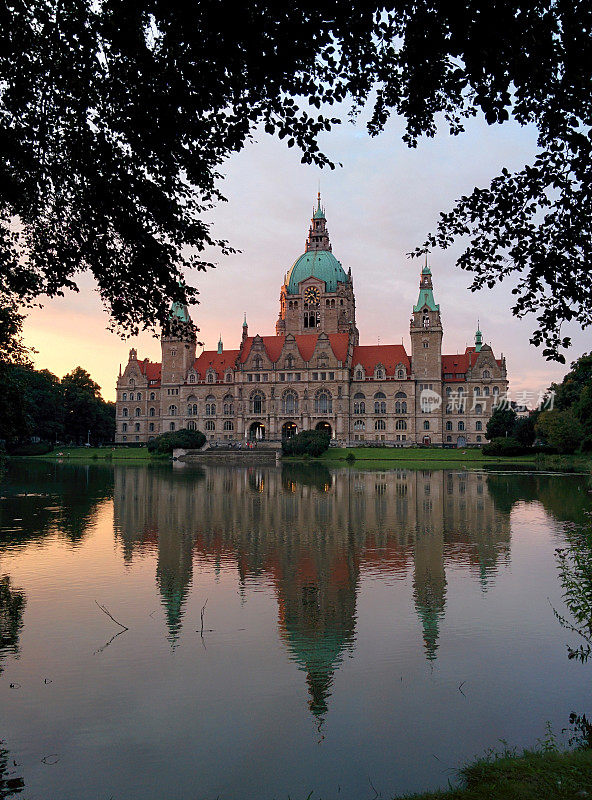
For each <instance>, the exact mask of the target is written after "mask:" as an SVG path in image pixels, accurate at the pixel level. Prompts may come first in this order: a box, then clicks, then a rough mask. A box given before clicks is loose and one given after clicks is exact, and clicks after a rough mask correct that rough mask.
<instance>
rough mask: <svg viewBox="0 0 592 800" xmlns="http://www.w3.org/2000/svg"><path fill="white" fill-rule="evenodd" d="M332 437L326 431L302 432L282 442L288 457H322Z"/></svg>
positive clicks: (283, 450)
mask: <svg viewBox="0 0 592 800" xmlns="http://www.w3.org/2000/svg"><path fill="white" fill-rule="evenodd" d="M330 441H331V437H330V436H329V434H328V433H327V432H326V431H301V432H300V433H297V434H296V436H292V437H291V438H290V439H284V440H283V441H282V452H283V454H284V455H286V456H303V455H309V456H315V457H316V456H321V455H322V454H323V453H324V452H325V451H326V450H327V449H328V448H329V442H330Z"/></svg>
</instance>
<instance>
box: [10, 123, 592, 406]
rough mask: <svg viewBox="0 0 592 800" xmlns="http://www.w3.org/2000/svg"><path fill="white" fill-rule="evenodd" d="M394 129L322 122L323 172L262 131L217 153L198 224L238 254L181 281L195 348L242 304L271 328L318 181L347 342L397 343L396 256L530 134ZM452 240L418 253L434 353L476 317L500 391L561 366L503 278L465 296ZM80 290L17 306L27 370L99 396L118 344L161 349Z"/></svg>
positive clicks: (531, 145) (405, 317)
mask: <svg viewBox="0 0 592 800" xmlns="http://www.w3.org/2000/svg"><path fill="white" fill-rule="evenodd" d="M402 130H403V128H402V124H401V123H400V121H398V120H395V121H393V122H392V123H390V124H389V125H388V126H387V129H386V131H385V132H384V133H383V134H382V135H381V136H379V137H376V138H374V139H371V138H370V137H369V136H368V135H367V133H366V131H365V127H364V124H363V122H361V121H360V122H359V123H357V124H355V125H352V124H351V123H349V122H346V123H344V124H343V125H341V126H340V127H338V128H336V129H334V130H333V131H332V132H331V133H329V134H326V135H325V136H324V137H323V138H322V140H321V145H322V147H323V149H324V150H325V152H326V153H327V154H328V155H329V156H330V157H332V158H333V159H334V160H335V161H339V162H341V163H342V164H343V166H342V167H341V168H337V169H336V170H334V171H333V172H331V171H329V170H323V171H320V170H318V169H316V168H314V167H311V166H304V165H302V164H300V158H299V154H298V152H297V151H296V149H292V150H290V149H288V148H287V147H286V146H285V144H284V143H282V142H280V141H279V140H276V139H274V138H272V137H270V136H268V135H267V134H265V133H261V134H258V135H257V136H256V141H255V142H254V143H251V144H249V145H248V146H247V147H246V148H245V149H244V150H243V151H242V152H241V153H238V154H237V155H235V156H233V157H232V158H231V159H230V160H229V161H228V162H227V164H226V167H225V170H224V172H225V176H226V178H225V180H224V182H223V184H222V190H223V192H224V194H225V195H226V197H227V198H228V201H229V202H228V203H224V204H222V205H221V206H219V207H218V208H217V209H216V210H215V211H214V212H213V213H212V214H211V221H212V223H213V226H214V233H215V235H216V236H218V237H221V238H225V239H227V240H229V241H230V243H231V244H232V245H233V246H234V247H235V248H237V249H239V250H240V251H241V252H240V253H238V254H236V255H234V256H228V257H221V256H220V255H219V254H218V253H215V252H212V253H210V254H209V257H210V258H211V259H212V260H214V261H215V262H216V263H217V264H218V266H217V269H216V270H213V271H211V272H208V273H206V274H204V273H195V275H193V276H190V277H189V282H190V283H193V284H194V285H196V286H198V288H199V290H200V293H201V295H200V300H201V302H200V304H199V305H198V306H194V307H193V308H192V309H190V310H191V313H192V316H193V319H194V321H195V322H196V323H197V325H198V326H199V328H200V334H199V336H200V339H201V340H202V341H204V342H205V344H206V348H215V347H216V344H217V341H218V337H219V335H220V334H221V335H222V339H223V342H224V346H225V347H228V348H233V347H237V346H238V343H239V340H240V335H241V324H242V320H243V313H244V312H246V313H247V319H248V323H249V333H250V334H251V335H253V334H256V333H260V334H262V335H263V334H268V335H269V334H273V333H275V322H276V319H277V315H278V310H279V303H278V298H279V290H280V286H281V284H282V282H283V279H284V274H285V272H286V271H287V270H288V269H289V268H290V267H291V265H292V264H293V262H294V261H295V260H296V258H298V256H299V255H300V254H301V253H302V252H303V250H304V241H305V238H306V235H307V232H308V225H309V219H310V216H311V211H312V205H313V202H314V199H315V197H316V192H317V187H318V183H319V180H320V183H321V193H322V199H323V204H324V205H325V207H326V212H327V222H328V228H329V233H330V238H331V243H332V245H333V253H334V254H335V256H336V257H337V258H338V259H339V260H340V261H341V262H342V264H343V266H344V268H345V269H346V270H347V269H348V267H351V270H352V274H353V279H354V290H355V293H356V303H357V324H358V328H359V331H360V343H361V344H375V343H376V342H377V341H378V339H379V338H380V343H381V344H387V343H399V342H401V339H402V340H403V342H404V344H405V346H406V348H407V350H408V352H410V344H409V318H410V313H411V306H412V305H413V304H414V303H415V302H416V300H417V292H418V275H419V269H420V265H419V264H418V262H417V261H415V260H410V259H409V258H407V256H406V254H407V253H408V252H409V251H410V250H411V249H412V248H414V247H415V246H416V245H418V244H421V243H422V242H423V240H424V237H425V235H426V233H428V231H430V230H433V229H434V227H435V223H436V221H437V218H438V212H439V211H444V210H448V209H449V208H450V207H451V205H452V203H453V201H454V200H455V199H456V198H458V197H460V196H461V195H462V194H466V193H468V192H470V191H471V190H472V189H473V188H474V187H475V186H485V185H487V184H488V183H489V181H490V180H491V178H493V177H494V176H495V175H496V174H498V172H499V171H500V169H501V167H502V166H506V167H508V168H509V169H517V168H520V167H521V166H522V165H523V164H525V163H526V162H528V161H529V160H530V159H531V158H532V155H533V153H534V152H535V145H536V132H535V131H534V129H532V128H520V127H518V126H517V125H514V124H510V123H506V124H504V125H502V126H495V127H489V126H487V125H486V124H485V123H484V122H483V121H481V120H479V119H476V120H473V121H471V122H469V123H468V125H467V132H466V133H465V134H464V135H462V136H458V137H450V136H448V135H447V133H446V132H442V134H441V135H439V136H437V137H436V138H435V139H428V140H426V139H424V140H422V141H421V142H420V144H419V147H418V148H417V149H415V150H410V149H408V148H407V147H406V146H405V145H404V144H403V142H402V141H401V134H402ZM461 249H462V248H461V244H460V243H459V245H458V246H457V247H456V248H454V249H450V250H448V251H443V252H434V253H432V255H431V257H430V264H431V267H432V272H433V277H434V294H435V297H436V302H438V303H440V309H441V313H442V321H443V326H444V343H443V351H444V352H448V353H454V352H457V351H464V348H465V346H466V345H467V344H472V343H473V339H474V333H475V329H476V327H477V319H478V318H479V319H480V321H481V330H482V331H483V334H484V339H485V341H486V342H487V343H489V344H491V345H492V347H493V349H494V352H495V353H496V355H497V356H498V357H499V355H500V354H501V353H502V352H503V353H504V355H505V356H506V358H507V365H508V374H509V379H510V388H511V391H512V392H513V396H515V395H516V393H518V392H521V391H530V392H535V393H538V391H539V390H543V389H545V388H546V387H547V386H548V385H549V383H550V382H551V381H553V380H557V379H560V378H561V376H562V375H563V374H564V373H565V370H566V367H565V366H562V365H559V364H554V363H548V362H546V361H545V360H544V359H543V358H542V356H541V350H540V349H536V348H533V347H532V346H531V345H529V343H528V339H529V337H530V334H531V332H532V330H533V328H534V320H533V319H525V320H516V319H515V318H513V317H512V316H511V314H510V311H509V308H510V306H511V303H512V296H511V288H512V284H510V283H507V284H506V283H504V284H502V285H500V286H498V287H497V288H496V289H494V290H489V291H481V292H479V293H471V292H469V291H468V289H467V287H468V286H469V284H470V282H471V275H470V274H469V273H463V272H461V271H460V270H459V269H458V268H457V267H456V266H455V265H454V262H455V257H456V256H457V255H458V254H459V253H460V252H461ZM79 285H80V292H79V293H78V294H74V293H70V294H68V295H67V296H66V297H64V298H61V299H58V300H54V301H50V302H47V303H45V305H44V307H43V308H42V309H36V310H34V311H33V312H32V313H31V314H30V315H29V318H28V320H27V322H26V325H25V338H26V342H27V344H29V345H31V346H33V347H35V348H36V349H37V350H38V353H37V355H36V356H35V364H36V366H37V367H38V368H47V369H49V370H51V371H52V372H54V373H56V374H57V375H59V376H62V375H64V374H65V373H66V372H68V371H70V370H71V369H72V368H74V367H76V366H77V365H80V366H82V367H84V368H85V369H87V370H88V371H89V372H90V373H91V375H92V377H93V378H94V379H95V380H96V381H97V382H98V383H99V384H100V385H101V387H102V390H103V396H104V397H105V398H106V399H110V400H112V399H114V397H115V380H116V377H117V373H118V370H119V364H120V363H125V362H127V357H128V351H129V348H130V347H132V346H133V347H137V349H138V355H139V357H140V358H144V357H148V358H150V359H151V360H157V361H159V360H160V345H159V342H158V340H157V339H155V338H153V337H152V336H151V335H150V334H144V335H142V336H140V337H137V338H134V339H130V340H128V341H123V340H121V339H120V338H118V337H117V336H116V335H115V334H113V333H109V332H108V331H107V329H106V328H107V325H108V317H107V315H106V313H105V312H104V311H103V309H102V306H101V302H100V299H99V297H98V295H97V294H96V292H95V291H94V289H93V282H92V280H91V279H90V278H89V277H88V276H83V277H82V278H81V280H80V282H79ZM563 333H568V334H570V335H571V336H572V338H573V346H572V349H571V351H570V352H569V353H568V361H572V360H574V359H575V358H577V357H578V356H579V355H581V354H582V352H584V351H585V350H587V349H590V347H591V344H592V343H591V337H590V334H589V333H582V331H581V330H579V328H578V327H577V326H575V325H572V326H571V327H568V326H566V327H565V328H564V330H563ZM518 399H520V398H518Z"/></svg>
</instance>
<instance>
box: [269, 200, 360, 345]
mask: <svg viewBox="0 0 592 800" xmlns="http://www.w3.org/2000/svg"><path fill="white" fill-rule="evenodd" d="M321 332H323V333H328V334H331V333H352V334H353V335H354V344H357V343H358V331H357V329H356V301H355V297H354V287H353V281H352V277H351V270H349V271H348V272H347V274H346V273H345V271H344V269H343V267H342V266H341V264H340V263H339V261H338V260H337V259H336V258H335V256H334V255H333V253H332V248H331V242H330V241H329V231H328V230H327V219H326V217H325V209H324V208H322V206H321V194H320V192H319V194H318V196H317V206H316V208H315V209H313V215H312V219H311V221H310V228H309V231H308V238H307V240H306V244H305V250H304V253H303V254H302V255H301V256H300V257H299V258H297V259H296V261H295V262H294V264H293V265H292V267H291V269H290V270H289V271H288V272H287V273H286V277H285V281H284V285H283V286H282V288H281V290H280V313H279V318H278V321H277V323H276V333H277V334H278V335H279V336H281V335H285V334H288V333H292V334H301V333H321Z"/></svg>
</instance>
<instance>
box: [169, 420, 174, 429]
mask: <svg viewBox="0 0 592 800" xmlns="http://www.w3.org/2000/svg"><path fill="white" fill-rule="evenodd" d="M169 430H170V431H174V430H175V423H174V422H169Z"/></svg>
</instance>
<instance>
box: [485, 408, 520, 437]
mask: <svg viewBox="0 0 592 800" xmlns="http://www.w3.org/2000/svg"><path fill="white" fill-rule="evenodd" d="M515 424H516V412H515V411H514V409H513V408H503V406H499V407H498V408H496V409H495V411H494V412H493V414H492V415H491V417H490V418H489V421H488V423H487V427H486V429H485V435H486V436H487V438H488V439H489V440H490V441H491V440H492V439H498V438H499V437H501V436H511V435H512V431H513V430H514V425H515Z"/></svg>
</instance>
